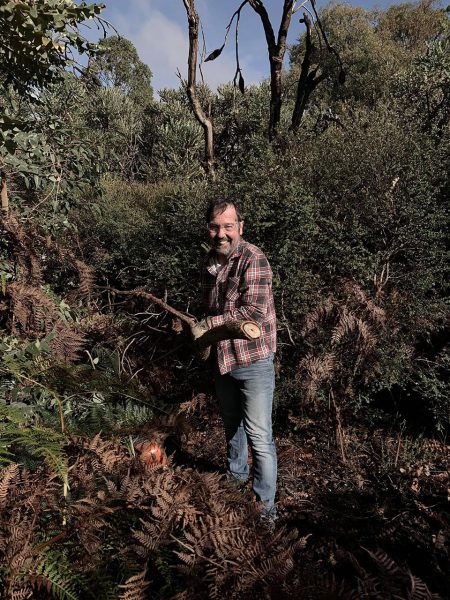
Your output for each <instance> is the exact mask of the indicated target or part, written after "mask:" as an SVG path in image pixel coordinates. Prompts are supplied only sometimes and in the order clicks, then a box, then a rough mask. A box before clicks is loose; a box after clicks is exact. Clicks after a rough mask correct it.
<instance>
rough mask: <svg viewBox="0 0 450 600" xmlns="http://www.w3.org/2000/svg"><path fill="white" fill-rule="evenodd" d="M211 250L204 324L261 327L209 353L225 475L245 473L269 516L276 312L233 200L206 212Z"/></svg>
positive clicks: (265, 271) (266, 268)
mask: <svg viewBox="0 0 450 600" xmlns="http://www.w3.org/2000/svg"><path fill="white" fill-rule="evenodd" d="M206 222H207V230H208V235H209V241H210V245H211V250H210V252H209V254H208V256H207V259H206V262H205V266H204V268H203V272H202V287H203V294H204V304H205V308H206V310H207V313H208V317H207V318H206V319H205V322H206V324H207V326H208V327H215V326H217V325H221V324H222V323H224V322H225V321H228V320H234V319H244V320H247V319H250V320H253V321H256V322H257V323H258V324H259V325H260V326H261V337H260V338H259V339H257V340H251V341H247V340H225V341H222V342H218V343H217V344H216V347H215V352H213V360H214V380H215V386H216V395H217V399H218V402H219V406H220V411H221V414H222V418H223V423H224V428H225V437H226V442H227V463H228V471H229V474H230V476H231V477H232V478H234V480H236V482H237V483H238V484H243V483H244V482H245V481H247V479H248V476H249V467H248V461H247V459H248V446H247V444H248V443H249V444H250V447H251V449H252V455H253V491H254V493H255V496H256V499H257V500H258V501H259V502H261V507H262V516H263V517H264V518H268V519H269V520H274V518H275V516H276V511H275V506H274V502H275V491H276V479H277V458H276V450H275V444H274V441H273V437H272V401H273V391H274V385H275V376H274V367H273V357H274V353H275V350H276V317H275V308H274V301H273V295H272V270H271V268H270V265H269V262H268V260H267V258H266V257H265V256H264V254H263V253H262V251H261V250H260V249H259V248H257V247H256V246H254V245H252V244H249V243H248V242H246V241H245V240H244V239H243V238H242V233H243V229H244V221H243V218H242V215H241V213H240V210H239V207H238V205H237V203H236V202H235V201H233V200H224V199H216V200H214V201H212V202H211V203H210V205H209V206H208V209H207V212H206Z"/></svg>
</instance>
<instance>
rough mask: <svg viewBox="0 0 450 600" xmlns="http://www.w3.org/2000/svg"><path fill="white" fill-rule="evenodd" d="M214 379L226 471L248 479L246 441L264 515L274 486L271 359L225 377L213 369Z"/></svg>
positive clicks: (232, 372)
mask: <svg viewBox="0 0 450 600" xmlns="http://www.w3.org/2000/svg"><path fill="white" fill-rule="evenodd" d="M214 378H215V384H216V394H217V399H218V401H219V407H220V411H221V413H222V419H223V423H224V427H225V437H226V441H227V463H228V470H229V472H230V473H231V475H232V476H233V477H235V478H236V479H238V480H240V481H246V480H247V479H248V474H249V467H248V464H247V459H248V447H247V441H248V442H249V443H250V447H251V449H252V454H253V491H254V493H255V495H256V499H257V500H258V501H260V502H264V503H265V505H266V511H270V510H271V509H272V507H273V505H274V501H275V491H276V483H277V455H276V450H275V444H274V442H273V437H272V401H273V391H274V388H275V373H274V367H273V355H270V356H269V357H268V358H263V359H261V360H257V361H256V362H254V363H252V364H251V365H248V366H246V367H240V368H238V369H234V370H233V371H231V372H230V373H226V374H225V375H221V374H220V373H219V370H218V369H217V367H216V372H215V377H214ZM272 512H274V509H272Z"/></svg>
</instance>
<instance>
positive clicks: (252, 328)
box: [98, 286, 261, 360]
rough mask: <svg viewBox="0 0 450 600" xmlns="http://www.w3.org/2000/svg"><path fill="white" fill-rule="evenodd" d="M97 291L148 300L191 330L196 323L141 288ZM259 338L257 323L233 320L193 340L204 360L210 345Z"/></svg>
mask: <svg viewBox="0 0 450 600" xmlns="http://www.w3.org/2000/svg"><path fill="white" fill-rule="evenodd" d="M98 289H101V290H104V291H108V292H110V293H112V294H120V295H123V296H133V297H135V298H145V299H146V300H150V302H152V303H153V304H157V305H158V306H160V307H161V308H162V309H164V310H165V311H167V312H168V313H170V314H172V315H174V316H175V317H177V318H178V319H180V321H182V322H183V323H186V324H187V325H189V327H191V328H192V327H194V325H195V324H196V323H197V319H195V318H194V317H191V316H189V315H186V314H185V313H183V312H181V311H179V310H177V309H176V308H173V307H172V306H170V304H167V302H164V300H161V298H157V297H156V296H154V295H153V294H152V293H150V292H147V291H146V290H144V289H142V288H137V289H135V290H117V289H115V288H111V287H107V286H102V287H100V286H99V288H98ZM260 336H261V328H260V326H259V325H258V323H255V322H254V321H249V320H239V319H233V320H230V321H226V322H225V323H222V324H221V325H218V326H217V327H212V328H211V329H208V330H206V331H205V333H203V334H202V335H201V336H194V339H195V343H196V346H197V349H198V351H199V354H200V356H201V358H202V359H203V360H206V358H207V357H208V355H209V348H210V346H211V345H212V344H216V343H217V342H221V341H223V340H236V339H241V340H256V339H258V338H259V337H260Z"/></svg>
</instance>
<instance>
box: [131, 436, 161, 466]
mask: <svg viewBox="0 0 450 600" xmlns="http://www.w3.org/2000/svg"><path fill="white" fill-rule="evenodd" d="M136 450H138V452H140V456H139V458H140V459H141V461H142V462H143V463H146V464H147V465H151V464H155V463H161V464H162V465H165V464H166V463H167V456H166V453H165V451H164V448H162V447H161V446H160V445H159V444H158V443H157V442H143V443H141V444H138V445H137V446H136Z"/></svg>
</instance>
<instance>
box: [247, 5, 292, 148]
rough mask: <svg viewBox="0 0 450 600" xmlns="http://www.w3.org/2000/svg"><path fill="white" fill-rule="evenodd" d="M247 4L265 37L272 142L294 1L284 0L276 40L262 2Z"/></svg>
mask: <svg viewBox="0 0 450 600" xmlns="http://www.w3.org/2000/svg"><path fill="white" fill-rule="evenodd" d="M249 4H250V6H251V7H252V8H253V10H254V11H255V12H256V13H257V14H258V15H259V17H260V19H261V23H262V26H263V29H264V34H265V36H266V43H267V51H268V53H269V63H270V115H269V129H268V134H269V140H271V141H272V140H274V139H275V138H276V137H277V134H278V126H279V123H280V118H281V106H282V94H283V86H282V73H283V60H284V55H285V54H286V38H287V34H288V31H289V25H290V23H291V17H292V8H293V5H294V0H284V4H283V14H282V17H281V22H280V27H279V29H278V36H277V38H276V39H275V33H274V30H273V27H272V23H271V22H270V18H269V15H268V13H267V10H266V8H265V6H264V4H263V2H262V0H249Z"/></svg>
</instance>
